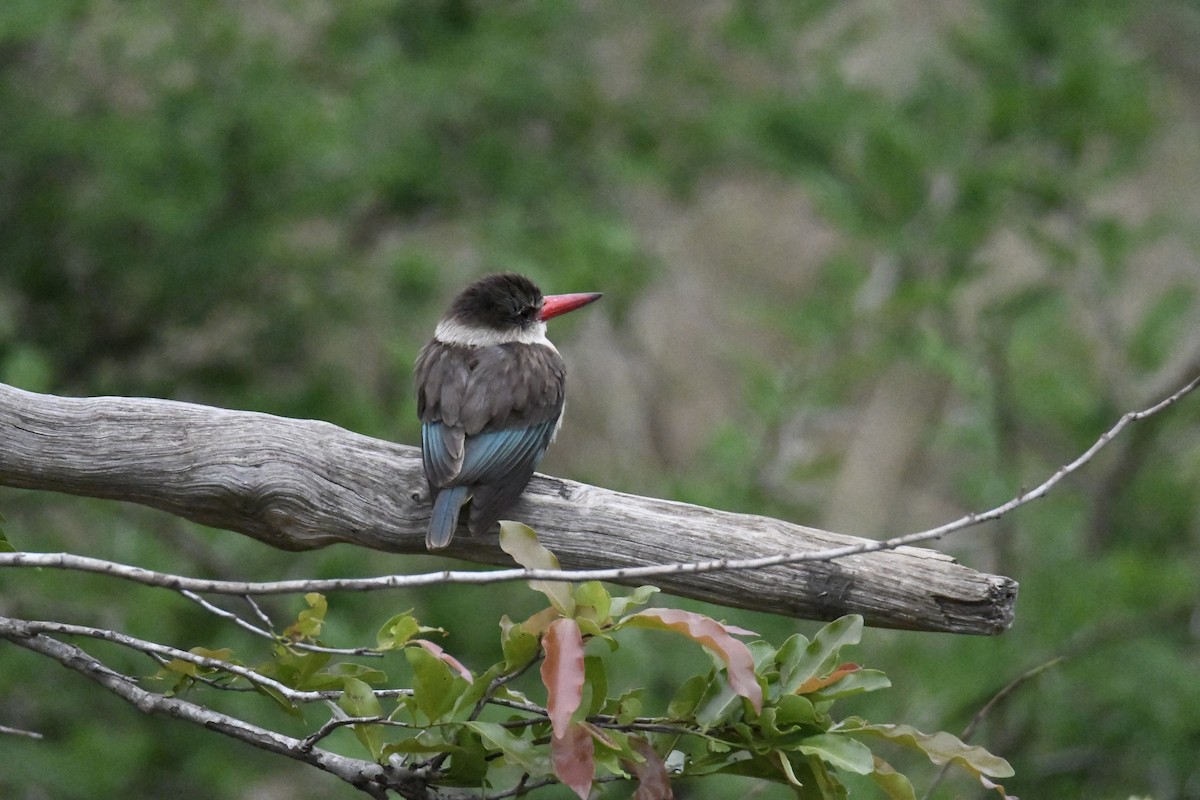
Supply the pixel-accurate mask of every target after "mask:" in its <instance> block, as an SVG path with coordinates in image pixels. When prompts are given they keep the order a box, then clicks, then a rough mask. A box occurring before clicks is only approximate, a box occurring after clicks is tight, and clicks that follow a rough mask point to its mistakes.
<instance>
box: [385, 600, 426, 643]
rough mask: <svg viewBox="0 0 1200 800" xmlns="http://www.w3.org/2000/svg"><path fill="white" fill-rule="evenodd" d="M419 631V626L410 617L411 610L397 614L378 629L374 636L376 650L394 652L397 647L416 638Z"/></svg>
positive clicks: (411, 616)
mask: <svg viewBox="0 0 1200 800" xmlns="http://www.w3.org/2000/svg"><path fill="white" fill-rule="evenodd" d="M420 630H421V625H420V623H419V622H417V620H416V619H415V618H414V617H413V615H412V609H409V610H408V611H405V612H404V613H402V614H397V615H395V616H394V617H392V618H391V619H389V620H388V621H387V622H385V623H383V626H382V627H380V629H379V633H377V634H375V641H376V646H375V649H376V650H395V649H396V648H398V647H403V646H404V644H405V642H407V641H408V640H409V639H411V638H412V637H414V636H416V635H417V633H418V632H419V631H420Z"/></svg>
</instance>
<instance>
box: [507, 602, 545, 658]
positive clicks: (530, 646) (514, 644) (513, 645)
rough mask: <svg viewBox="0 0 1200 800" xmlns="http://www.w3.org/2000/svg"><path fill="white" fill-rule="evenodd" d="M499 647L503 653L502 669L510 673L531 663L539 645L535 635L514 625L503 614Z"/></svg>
mask: <svg viewBox="0 0 1200 800" xmlns="http://www.w3.org/2000/svg"><path fill="white" fill-rule="evenodd" d="M500 647H501V649H502V651H503V652H504V667H505V669H507V670H510V671H511V670H514V669H517V668H518V667H522V666H524V665H526V664H528V663H529V662H530V661H532V660H533V659H534V657H535V656H537V654H538V652H539V648H540V647H541V645H540V643H539V642H538V637H537V636H536V635H534V634H532V633H529V632H528V631H526V630H525V629H524V628H523V627H522V626H520V625H517V624H515V623H514V622H513V621H512V620H511V619H509V618H508V615H507V614H505V615H504V616H502V617H501V618H500Z"/></svg>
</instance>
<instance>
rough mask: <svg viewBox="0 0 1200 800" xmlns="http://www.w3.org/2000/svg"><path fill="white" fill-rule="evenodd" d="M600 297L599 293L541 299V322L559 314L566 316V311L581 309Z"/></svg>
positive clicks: (553, 295) (552, 296)
mask: <svg viewBox="0 0 1200 800" xmlns="http://www.w3.org/2000/svg"><path fill="white" fill-rule="evenodd" d="M601 297H602V295H601V294H600V292H581V293H579V294H552V295H549V296H547V297H545V298H543V299H542V322H545V321H546V320H548V319H553V318H554V317H557V316H558V315H559V314H566V313H567V312H568V311H574V310H575V309H577V308H583V307H584V306H586V305H587V304H588V303H594V302H596V301H597V300H599V299H600V298H601Z"/></svg>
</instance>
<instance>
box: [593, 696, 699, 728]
mask: <svg viewBox="0 0 1200 800" xmlns="http://www.w3.org/2000/svg"><path fill="white" fill-rule="evenodd" d="M645 691H646V690H645V689H643V688H641V687H639V688H637V689H630V690H629V691H628V692H625V694H623V695H621V696H620V697H617V698H614V699H611V700H607V701H606V702H605V703H604V706H603V708H601V709H600V711H601V713H604V714H610V715H612V716H614V717H616V718H617V722H618V723H620V724H621V725H628V724H629V723H631V722H633V720H634V718H635V717H639V716H641V714H642V694H643V693H644V692H645ZM690 713H691V712H690V711H689V712H688V714H689V715H690ZM667 715H668V716H675V715H674V714H672V713H671V711H670V709H669V708H668V710H667Z"/></svg>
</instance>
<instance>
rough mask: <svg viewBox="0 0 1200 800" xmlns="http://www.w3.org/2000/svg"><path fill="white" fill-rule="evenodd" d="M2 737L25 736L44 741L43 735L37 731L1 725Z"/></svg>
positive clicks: (0, 732) (0, 733)
mask: <svg viewBox="0 0 1200 800" xmlns="http://www.w3.org/2000/svg"><path fill="white" fill-rule="evenodd" d="M0 735H8V736H24V737H26V738H28V739H43V738H45V737H44V736H42V734H40V733H38V732H37V731H27V730H23V729H21V728H10V727H8V726H7V725H0Z"/></svg>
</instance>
